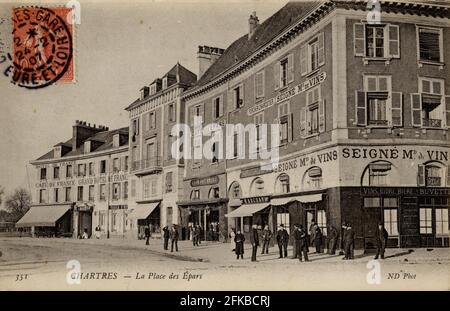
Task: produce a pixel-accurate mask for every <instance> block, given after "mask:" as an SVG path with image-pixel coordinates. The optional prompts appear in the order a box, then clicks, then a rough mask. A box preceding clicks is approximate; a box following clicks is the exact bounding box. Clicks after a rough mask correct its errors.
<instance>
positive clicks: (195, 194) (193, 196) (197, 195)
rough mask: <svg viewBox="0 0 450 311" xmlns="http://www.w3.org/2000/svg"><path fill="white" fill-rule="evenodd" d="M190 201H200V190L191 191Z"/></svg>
mask: <svg viewBox="0 0 450 311" xmlns="http://www.w3.org/2000/svg"><path fill="white" fill-rule="evenodd" d="M191 200H200V190H199V189H194V190H192V191H191Z"/></svg>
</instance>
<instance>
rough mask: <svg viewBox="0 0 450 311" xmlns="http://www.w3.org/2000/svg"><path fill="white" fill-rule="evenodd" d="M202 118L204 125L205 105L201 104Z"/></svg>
mask: <svg viewBox="0 0 450 311" xmlns="http://www.w3.org/2000/svg"><path fill="white" fill-rule="evenodd" d="M200 116H201V117H202V124H203V123H204V122H205V104H200Z"/></svg>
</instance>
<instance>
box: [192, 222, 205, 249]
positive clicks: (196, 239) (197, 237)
mask: <svg viewBox="0 0 450 311" xmlns="http://www.w3.org/2000/svg"><path fill="white" fill-rule="evenodd" d="M189 231H190V236H191V238H192V245H194V246H199V244H202V241H201V236H202V227H200V225H192V226H191V227H190V228H189Z"/></svg>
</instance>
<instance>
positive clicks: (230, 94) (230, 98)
mask: <svg viewBox="0 0 450 311" xmlns="http://www.w3.org/2000/svg"><path fill="white" fill-rule="evenodd" d="M227 102H228V109H229V111H233V110H234V109H236V106H235V105H234V100H233V90H231V91H228V92H227Z"/></svg>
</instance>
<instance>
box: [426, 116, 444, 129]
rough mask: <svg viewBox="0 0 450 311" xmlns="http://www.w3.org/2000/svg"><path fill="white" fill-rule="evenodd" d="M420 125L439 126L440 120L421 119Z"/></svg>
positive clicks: (440, 124)
mask: <svg viewBox="0 0 450 311" xmlns="http://www.w3.org/2000/svg"><path fill="white" fill-rule="evenodd" d="M422 126H424V127H434V128H441V127H442V120H439V119H425V118H424V119H423V120H422Z"/></svg>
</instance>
